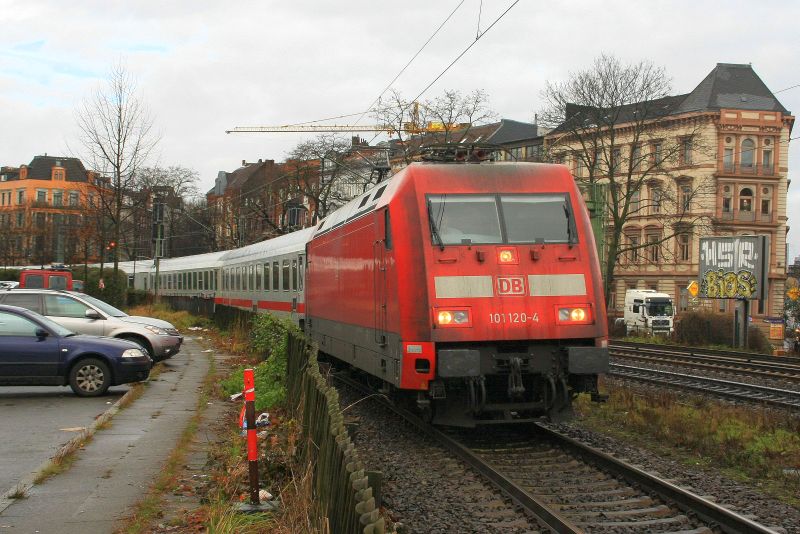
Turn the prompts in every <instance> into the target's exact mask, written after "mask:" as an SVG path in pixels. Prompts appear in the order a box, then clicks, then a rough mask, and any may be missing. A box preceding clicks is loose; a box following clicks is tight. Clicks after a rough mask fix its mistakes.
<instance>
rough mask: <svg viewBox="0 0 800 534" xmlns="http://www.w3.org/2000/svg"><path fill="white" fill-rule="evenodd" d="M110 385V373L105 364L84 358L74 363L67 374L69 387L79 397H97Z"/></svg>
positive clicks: (94, 359)
mask: <svg viewBox="0 0 800 534" xmlns="http://www.w3.org/2000/svg"><path fill="white" fill-rule="evenodd" d="M110 385H111V371H109V369H108V365H106V364H105V362H103V361H101V360H98V359H96V358H86V359H85V360H81V361H79V362H78V363H76V364H75V365H74V366H73V367H72V370H71V371H70V372H69V387H71V388H72V391H74V392H75V394H76V395H77V396H79V397H99V396H100V395H103V394H104V393H105V392H106V391H108V388H109V386H110Z"/></svg>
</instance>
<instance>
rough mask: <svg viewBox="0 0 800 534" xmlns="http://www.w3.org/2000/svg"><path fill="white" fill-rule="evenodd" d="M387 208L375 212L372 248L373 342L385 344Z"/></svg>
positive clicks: (388, 242)
mask: <svg viewBox="0 0 800 534" xmlns="http://www.w3.org/2000/svg"><path fill="white" fill-rule="evenodd" d="M388 222H389V210H388V209H383V210H381V211H379V212H377V213H376V214H375V241H374V243H373V245H372V249H373V255H374V260H373V269H372V272H373V283H374V288H373V299H374V312H373V314H374V317H375V328H374V331H375V343H377V344H378V345H380V346H384V345H386V249H387V246H390V241H389V236H388V234H387V229H388Z"/></svg>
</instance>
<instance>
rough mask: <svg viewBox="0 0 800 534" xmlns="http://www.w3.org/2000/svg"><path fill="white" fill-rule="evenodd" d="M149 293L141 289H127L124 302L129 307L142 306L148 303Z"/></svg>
mask: <svg viewBox="0 0 800 534" xmlns="http://www.w3.org/2000/svg"><path fill="white" fill-rule="evenodd" d="M150 300H151V299H150V294H149V293H148V292H147V291H144V290H142V289H129V290H128V293H127V298H126V302H127V304H128V306H129V307H133V306H142V305H144V304H149V303H150Z"/></svg>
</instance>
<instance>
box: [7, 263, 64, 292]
mask: <svg viewBox="0 0 800 534" xmlns="http://www.w3.org/2000/svg"><path fill="white" fill-rule="evenodd" d="M19 287H20V288H25V289H67V290H70V291H71V290H72V289H73V287H72V273H71V272H70V271H69V269H64V268H59V267H51V268H50V269H26V270H24V271H22V272H21V273H20V275H19Z"/></svg>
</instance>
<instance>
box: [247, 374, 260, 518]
mask: <svg viewBox="0 0 800 534" xmlns="http://www.w3.org/2000/svg"><path fill="white" fill-rule="evenodd" d="M244 406H245V420H246V421H247V461H248V464H249V465H248V466H249V470H250V504H253V505H255V506H258V505H259V504H261V500H260V499H259V498H258V489H259V488H258V436H256V384H255V378H254V377H253V370H252V369H245V370H244Z"/></svg>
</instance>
